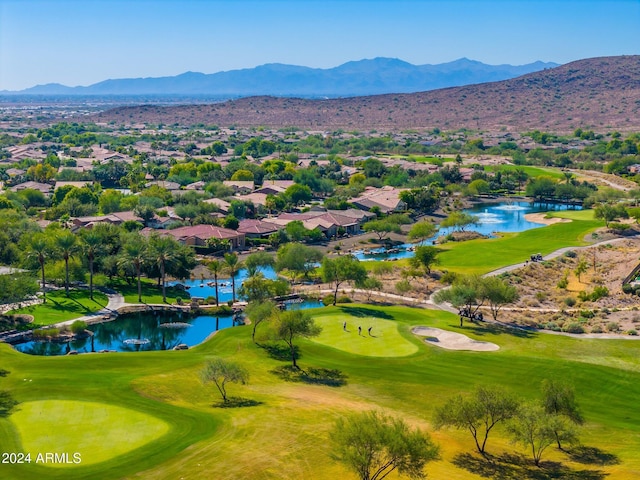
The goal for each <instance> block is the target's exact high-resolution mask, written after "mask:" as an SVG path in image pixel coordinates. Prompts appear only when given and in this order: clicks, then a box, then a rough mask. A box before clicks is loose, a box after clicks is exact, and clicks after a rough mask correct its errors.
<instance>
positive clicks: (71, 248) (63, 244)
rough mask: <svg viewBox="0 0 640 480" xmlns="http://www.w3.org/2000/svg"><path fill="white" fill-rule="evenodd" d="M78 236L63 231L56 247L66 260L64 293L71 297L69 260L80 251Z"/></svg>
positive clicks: (57, 239) (59, 234)
mask: <svg viewBox="0 0 640 480" xmlns="http://www.w3.org/2000/svg"><path fill="white" fill-rule="evenodd" d="M77 240H78V239H77V238H76V236H75V235H74V234H73V233H71V232H70V231H69V230H62V231H61V232H60V233H58V235H57V236H56V238H55V246H56V249H57V250H58V252H60V255H62V258H63V260H64V271H65V277H64V291H65V294H66V295H67V297H68V296H69V259H70V258H71V257H73V256H74V255H75V254H76V252H77V251H78V243H77Z"/></svg>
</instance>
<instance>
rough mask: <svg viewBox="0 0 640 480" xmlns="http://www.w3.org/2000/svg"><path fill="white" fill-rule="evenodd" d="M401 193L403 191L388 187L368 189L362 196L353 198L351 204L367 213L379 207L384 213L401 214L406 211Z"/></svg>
mask: <svg viewBox="0 0 640 480" xmlns="http://www.w3.org/2000/svg"><path fill="white" fill-rule="evenodd" d="M400 192H402V190H400V189H397V188H394V187H391V186H388V185H387V186H384V187H382V188H375V187H367V188H366V189H365V191H364V192H362V195H360V196H359V197H356V198H352V199H351V200H350V203H352V204H353V205H355V206H356V207H358V208H361V209H362V210H367V211H371V209H372V208H374V207H378V208H379V209H380V211H381V212H382V213H393V212H399V211H402V210H405V209H406V204H405V203H404V202H403V201H402V200H400Z"/></svg>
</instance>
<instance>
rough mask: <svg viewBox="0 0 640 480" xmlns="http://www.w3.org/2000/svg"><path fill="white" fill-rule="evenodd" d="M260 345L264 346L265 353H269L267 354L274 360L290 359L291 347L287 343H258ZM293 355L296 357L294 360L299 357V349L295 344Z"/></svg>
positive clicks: (284, 360) (283, 360) (287, 360)
mask: <svg viewBox="0 0 640 480" xmlns="http://www.w3.org/2000/svg"><path fill="white" fill-rule="evenodd" d="M260 347H261V348H264V349H265V350H266V352H267V354H269V356H270V357H271V358H273V359H274V360H280V361H282V362H290V361H291V349H289V346H288V345H281V344H279V343H265V344H262V345H260ZM293 355H294V356H295V357H296V360H298V359H299V358H300V349H299V348H298V346H297V345H294V346H293Z"/></svg>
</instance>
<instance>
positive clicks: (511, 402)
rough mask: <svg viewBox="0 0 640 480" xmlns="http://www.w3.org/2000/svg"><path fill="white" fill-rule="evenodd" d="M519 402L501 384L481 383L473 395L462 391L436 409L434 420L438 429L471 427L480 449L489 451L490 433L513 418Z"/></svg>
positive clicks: (483, 452) (480, 450)
mask: <svg viewBox="0 0 640 480" xmlns="http://www.w3.org/2000/svg"><path fill="white" fill-rule="evenodd" d="M518 405H519V402H518V401H517V400H516V399H515V398H514V397H513V396H511V395H510V394H508V393H507V392H505V391H504V390H502V389H501V388H498V387H478V388H476V390H475V391H474V392H473V393H472V394H471V395H469V396H466V397H463V396H462V395H458V396H457V397H454V398H452V399H451V400H449V401H448V402H447V403H445V405H443V406H442V407H440V408H438V409H436V414H435V419H434V424H435V427H436V428H437V429H440V428H442V427H445V426H452V427H455V428H459V429H467V430H469V432H470V433H471V436H473V440H474V441H475V444H476V448H477V450H478V452H480V453H481V454H482V455H485V448H486V445H487V439H488V438H489V433H491V430H492V429H493V428H494V427H495V426H496V425H497V424H498V423H500V422H504V421H505V420H509V419H510V418H512V417H513V416H514V415H515V413H516V412H517V410H518Z"/></svg>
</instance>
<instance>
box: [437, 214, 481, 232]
mask: <svg viewBox="0 0 640 480" xmlns="http://www.w3.org/2000/svg"><path fill="white" fill-rule="evenodd" d="M479 223H480V219H479V218H478V217H477V216H475V215H471V214H469V213H465V212H453V213H451V214H449V216H448V217H447V218H445V219H444V220H443V221H442V222H441V223H440V226H441V227H445V228H448V227H453V228H454V229H455V230H460V231H461V232H464V229H465V228H467V227H468V226H470V225H478V224H479Z"/></svg>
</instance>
